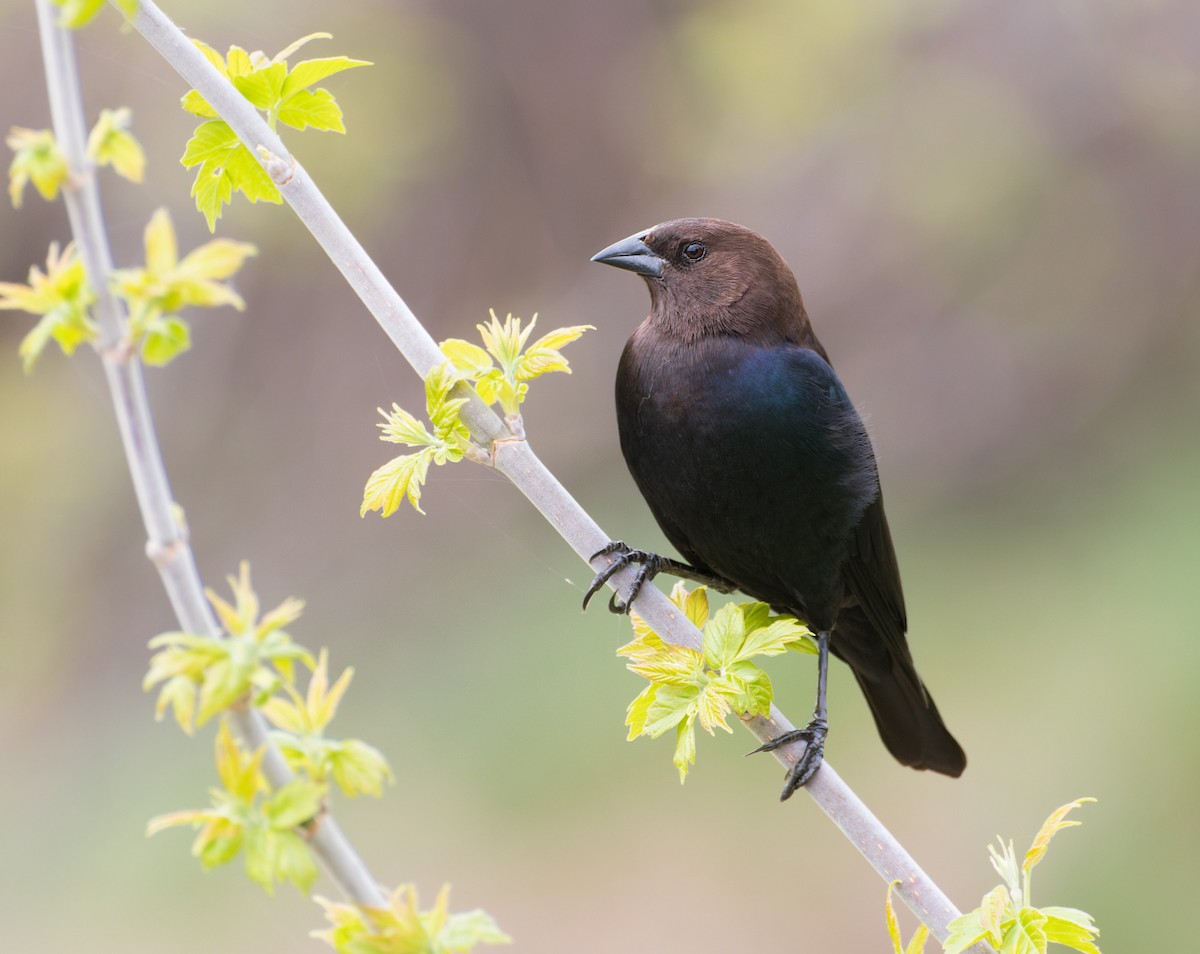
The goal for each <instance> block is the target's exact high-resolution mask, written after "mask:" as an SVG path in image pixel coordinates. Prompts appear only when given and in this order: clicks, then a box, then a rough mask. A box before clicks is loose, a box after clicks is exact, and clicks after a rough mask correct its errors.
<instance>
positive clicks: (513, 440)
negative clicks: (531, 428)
mask: <svg viewBox="0 0 1200 954" xmlns="http://www.w3.org/2000/svg"><path fill="white" fill-rule="evenodd" d="M524 443H525V435H524V434H522V435H520V436H517V435H515V434H514V435H513V436H512V437H497V438H496V439H495V440H494V441H492V456H491V466H492V467H496V466H497V463H496V462H497V460H498V459H499V457H500V451H502V450H503V449H504V448H505V447H508V446H511V445H516V444H524Z"/></svg>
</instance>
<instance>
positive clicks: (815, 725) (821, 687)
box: [750, 632, 829, 802]
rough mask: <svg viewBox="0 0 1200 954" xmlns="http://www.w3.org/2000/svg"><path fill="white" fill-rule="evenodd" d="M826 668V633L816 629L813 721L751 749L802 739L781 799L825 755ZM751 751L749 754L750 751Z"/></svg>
mask: <svg viewBox="0 0 1200 954" xmlns="http://www.w3.org/2000/svg"><path fill="white" fill-rule="evenodd" d="M828 672H829V633H828V632H824V633H817V705H816V708H815V709H813V716H812V721H811V722H809V723H808V725H807V726H805V727H804V728H803V729H793V730H792V731H791V732H785V733H784V734H783V735H781V736H779V737H778V738H776V739H772V740H771V741H770V742H768V743H766V744H765V745H760V746H759V747H758V748H757V749H755V750H754V752H770V751H772V750H774V749H777V748H779V747H780V746H781V745H787V744H788V743H789V742H804V743H805V745H804V752H803V753H802V754H801V756H800V758H799V759H797V760H796V764H795V765H793V766H792V767H791V768H790V769H789V770H788V773H787V778H786V779H785V780H784V783H783V792H782V793H781V794H780V796H779V800H780V801H781V802H785V801H787V800H788V799H789V798H791V797H792V793H793V792H795V791H796V789H798V788H800V787H801V786H803V785H807V784H808V781H809V779H811V778H812V777H813V776H814V775H816V774H817V769H819V768H820V767H821V760H822V759H823V758H824V757H825V736H826V735H828V734H829V716H828V713H827V712H826V711H825V682H826V677H827V675H828ZM754 752H751V753H750V754H751V755H753V754H754Z"/></svg>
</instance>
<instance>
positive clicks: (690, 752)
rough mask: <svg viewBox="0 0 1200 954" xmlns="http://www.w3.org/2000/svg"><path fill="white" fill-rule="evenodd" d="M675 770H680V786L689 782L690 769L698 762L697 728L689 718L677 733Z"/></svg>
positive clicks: (682, 723)
mask: <svg viewBox="0 0 1200 954" xmlns="http://www.w3.org/2000/svg"><path fill="white" fill-rule="evenodd" d="M674 762H675V768H676V769H678V770H679V784H681V785H682V784H683V783H684V782H685V781H687V774H688V769H689V768H690V767H691V766H692V765H694V764H695V762H696V726H695V720H694V719H693V718H692V717H691V716H689V717H688V718H687V719H685V720H684V721H683V722H680V723H679V727H678V728H677V729H676V731H675V757H674Z"/></svg>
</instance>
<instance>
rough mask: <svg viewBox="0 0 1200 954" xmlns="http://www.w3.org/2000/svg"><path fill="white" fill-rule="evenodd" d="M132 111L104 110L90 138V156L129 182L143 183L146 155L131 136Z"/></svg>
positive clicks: (88, 145)
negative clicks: (110, 167)
mask: <svg viewBox="0 0 1200 954" xmlns="http://www.w3.org/2000/svg"><path fill="white" fill-rule="evenodd" d="M131 115H132V111H131V110H130V109H129V108H128V107H124V108H121V109H116V110H113V109H103V110H101V111H100V118H99V119H98V120H96V125H95V126H93V127H92V131H91V134H90V135H89V136H88V142H87V151H88V155H89V156H91V157H92V159H93V160H95V162H96V164H97V165H101V166H106V165H111V166H112V167H113V169H115V170H116V172H117V174H118V175H120V176H123V177H124V178H126V179H128V180H129V181H130V182H141V181H142V177H143V175H144V174H145V171H146V154H145V152H143V151H142V146H141V143H139V142H138V141H137V140H136V139H134V138H133V136H132V135H131V134H130V133H129V131H128V130H129V123H130V117H131Z"/></svg>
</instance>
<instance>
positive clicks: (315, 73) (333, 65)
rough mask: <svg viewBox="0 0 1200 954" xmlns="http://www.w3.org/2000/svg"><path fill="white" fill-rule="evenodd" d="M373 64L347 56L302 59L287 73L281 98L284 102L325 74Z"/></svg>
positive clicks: (325, 75)
mask: <svg viewBox="0 0 1200 954" xmlns="http://www.w3.org/2000/svg"><path fill="white" fill-rule="evenodd" d="M281 55H282V54H281ZM285 59H286V57H285ZM373 65H374V64H373V63H369V62H368V61H367V60H352V59H350V57H348V56H325V57H320V58H318V59H314V60H303V61H302V62H300V63H297V64H296V65H295V66H293V67H292V69H291V70H290V72H289V73H288V76H287V81H286V82H285V83H284V84H283V94H282V95H283V100H284V101H285V102H286V101H287V99H288V97H290V96H292V95H293V94H295V93H296V92H298V91H299V90H302V89H306V88H307V87H309V86H312V84H313V83H318V82H320V81H321V80H323V79H325V78H326V77H327V76H333V75H334V74H335V73H340V72H342V71H343V70H352V69H354V68H355V67H358V66H373Z"/></svg>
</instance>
